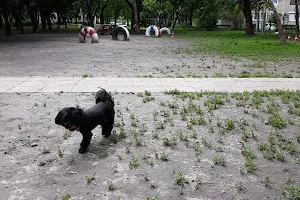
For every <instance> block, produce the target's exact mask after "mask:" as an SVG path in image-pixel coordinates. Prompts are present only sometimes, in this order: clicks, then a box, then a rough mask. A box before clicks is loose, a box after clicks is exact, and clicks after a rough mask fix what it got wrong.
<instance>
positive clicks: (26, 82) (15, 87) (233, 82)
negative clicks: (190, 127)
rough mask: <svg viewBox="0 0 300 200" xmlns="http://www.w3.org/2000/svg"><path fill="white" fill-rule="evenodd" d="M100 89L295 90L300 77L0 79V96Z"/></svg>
mask: <svg viewBox="0 0 300 200" xmlns="http://www.w3.org/2000/svg"><path fill="white" fill-rule="evenodd" d="M100 87H102V88H105V89H106V90H108V91H117V92H144V91H145V90H150V91H151V92H164V91H166V90H170V89H178V90H180V91H187V92H197V91H201V90H202V91H203V90H210V91H221V92H243V91H253V90H271V89H284V90H297V89H300V78H113V77H112V78H102V77H92V78H90V77H88V78H82V77H0V93H54V92H60V91H63V92H65V93H77V92H95V91H98V90H99V88H100Z"/></svg>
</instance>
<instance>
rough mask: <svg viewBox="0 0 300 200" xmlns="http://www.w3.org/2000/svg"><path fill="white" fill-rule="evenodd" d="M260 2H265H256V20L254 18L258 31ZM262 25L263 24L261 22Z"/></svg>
mask: <svg viewBox="0 0 300 200" xmlns="http://www.w3.org/2000/svg"><path fill="white" fill-rule="evenodd" d="M261 3H265V1H259V2H258V3H257V11H256V12H257V20H256V32H258V29H259V10H260V9H259V6H260V4H261ZM262 26H263V24H262Z"/></svg>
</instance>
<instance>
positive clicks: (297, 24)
mask: <svg viewBox="0 0 300 200" xmlns="http://www.w3.org/2000/svg"><path fill="white" fill-rule="evenodd" d="M295 11H296V33H298V34H299V7H298V0H295Z"/></svg>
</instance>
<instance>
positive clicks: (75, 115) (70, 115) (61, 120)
mask: <svg viewBox="0 0 300 200" xmlns="http://www.w3.org/2000/svg"><path fill="white" fill-rule="evenodd" d="M82 115H83V110H82V109H81V108H74V107H69V108H64V109H62V110H61V111H59V113H58V114H57V116H56V117H55V123H56V124H58V125H61V126H63V127H65V128H66V129H69V130H70V131H74V130H76V129H77V128H78V126H79V124H80V120H81V118H82Z"/></svg>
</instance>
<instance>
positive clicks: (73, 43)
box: [0, 33, 300, 77]
mask: <svg viewBox="0 0 300 200" xmlns="http://www.w3.org/2000/svg"><path fill="white" fill-rule="evenodd" d="M120 38H121V39H122V36H120ZM87 40H88V41H89V42H90V41H91V39H90V38H87ZM193 41H194V39H193V40H192V39H191V40H186V39H180V38H176V39H175V40H174V39H172V38H171V37H167V36H164V37H162V38H154V37H151V38H146V37H145V36H143V35H132V36H131V38H130V41H129V42H127V41H113V40H111V36H109V35H105V36H102V35H100V36H99V43H98V44H91V43H86V44H82V43H79V42H78V36H77V34H75V33H73V34H47V33H45V34H41V33H40V34H25V35H20V34H18V35H14V36H12V37H0V49H1V51H0V66H1V68H0V76H25V75H26V76H82V75H84V74H85V75H88V76H94V77H137V76H147V75H152V76H156V77H166V76H187V75H197V76H199V75H200V76H202V77H212V76H214V75H216V74H226V75H228V74H239V73H241V72H242V71H248V72H250V73H258V72H260V73H275V74H279V75H280V76H284V75H287V74H291V75H292V76H293V77H300V66H299V63H298V62H297V61H293V60H291V61H285V62H278V63H275V62H265V63H262V64H261V63H260V64H259V65H257V64H256V62H255V61H250V60H246V59H238V60H236V59H233V58H226V57H220V56H213V55H205V54H196V55H195V54H193V53H178V52H182V51H184V49H186V48H190V47H191V45H192V44H193V43H194V42H193ZM191 49H192V48H191Z"/></svg>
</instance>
